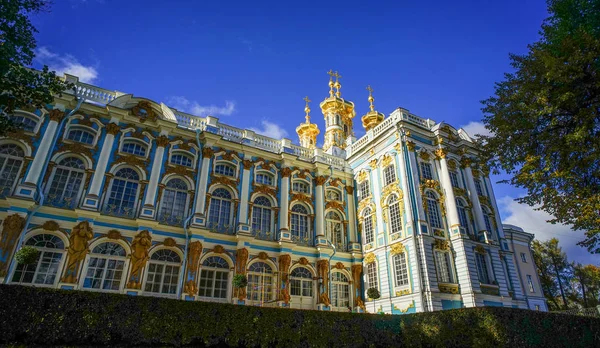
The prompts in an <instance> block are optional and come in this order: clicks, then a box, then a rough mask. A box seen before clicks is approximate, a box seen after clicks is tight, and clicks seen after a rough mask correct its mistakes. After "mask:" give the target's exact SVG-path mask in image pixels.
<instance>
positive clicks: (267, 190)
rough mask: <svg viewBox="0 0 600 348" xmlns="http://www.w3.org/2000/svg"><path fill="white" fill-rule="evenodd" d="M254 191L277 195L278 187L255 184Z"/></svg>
mask: <svg viewBox="0 0 600 348" xmlns="http://www.w3.org/2000/svg"><path fill="white" fill-rule="evenodd" d="M252 192H256V193H262V194H265V195H270V196H273V197H277V189H275V188H274V187H272V186H269V185H262V184H253V185H252Z"/></svg>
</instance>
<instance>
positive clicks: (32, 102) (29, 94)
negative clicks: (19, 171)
mask: <svg viewBox="0 0 600 348" xmlns="http://www.w3.org/2000/svg"><path fill="white" fill-rule="evenodd" d="M48 8H49V2H48V1H45V0H0V91H1V92H0V135H5V134H6V133H7V132H10V131H13V130H15V127H16V126H18V125H14V124H13V123H12V122H11V121H10V120H9V119H8V118H7V117H6V116H7V115H9V114H11V113H12V112H13V111H14V110H15V109H19V108H24V107H36V108H41V107H43V106H44V105H45V104H47V103H51V102H52V101H53V95H55V94H60V93H61V92H62V91H64V90H65V89H67V88H71V87H72V86H71V85H69V84H67V83H65V82H63V81H61V80H60V79H58V77H57V76H56V74H55V73H54V72H51V71H49V70H48V67H47V66H44V67H43V68H42V70H41V71H36V70H32V69H29V68H28V66H31V64H32V61H33V58H34V50H35V48H36V41H35V38H34V33H37V30H36V29H35V27H34V26H33V25H32V24H31V21H30V20H29V15H31V14H37V13H39V12H42V11H47V10H48Z"/></svg>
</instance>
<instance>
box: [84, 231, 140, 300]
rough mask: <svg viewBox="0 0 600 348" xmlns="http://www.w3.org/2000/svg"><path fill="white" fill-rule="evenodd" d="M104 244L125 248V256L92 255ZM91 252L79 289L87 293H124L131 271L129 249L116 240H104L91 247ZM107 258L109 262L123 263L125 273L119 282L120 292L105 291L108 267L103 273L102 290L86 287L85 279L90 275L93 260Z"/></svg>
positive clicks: (87, 257)
mask: <svg viewBox="0 0 600 348" xmlns="http://www.w3.org/2000/svg"><path fill="white" fill-rule="evenodd" d="M104 243H114V244H118V245H119V246H120V247H121V248H123V250H125V256H115V255H108V254H95V253H92V251H93V250H94V249H95V248H96V247H97V246H99V245H100V244H104ZM89 250H90V252H89V253H88V254H87V255H86V257H85V264H84V265H85V266H84V267H83V270H82V271H81V276H80V277H79V278H80V280H79V288H80V289H83V290H86V291H100V292H112V293H120V292H122V291H123V289H124V288H125V285H126V283H127V272H128V269H129V259H130V257H129V254H128V252H127V248H126V247H125V246H123V245H122V244H121V243H118V242H116V241H114V240H109V239H103V240H101V241H99V242H98V243H95V244H94V245H92V246H90V249H89ZM94 257H96V258H105V259H106V260H107V262H108V261H109V260H116V261H123V268H122V271H123V273H122V274H121V279H120V280H119V289H118V290H106V289H103V288H102V286H103V284H104V281H105V279H106V266H104V271H103V272H102V282H101V284H100V288H93V287H88V288H86V287H84V284H85V279H86V278H87V273H88V269H89V267H90V261H91V259H92V258H94Z"/></svg>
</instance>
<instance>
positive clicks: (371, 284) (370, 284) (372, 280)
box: [367, 262, 379, 290]
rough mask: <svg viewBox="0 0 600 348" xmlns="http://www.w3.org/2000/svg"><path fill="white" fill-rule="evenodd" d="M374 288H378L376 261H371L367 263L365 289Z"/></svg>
mask: <svg viewBox="0 0 600 348" xmlns="http://www.w3.org/2000/svg"><path fill="white" fill-rule="evenodd" d="M370 288H375V289H377V290H379V286H378V284H377V263H376V262H373V263H370V264H368V265H367V289H370Z"/></svg>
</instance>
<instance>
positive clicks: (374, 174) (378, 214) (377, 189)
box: [369, 160, 383, 245]
mask: <svg viewBox="0 0 600 348" xmlns="http://www.w3.org/2000/svg"><path fill="white" fill-rule="evenodd" d="M369 166H370V167H371V182H372V183H373V185H372V186H371V187H372V190H373V200H375V206H376V207H377V209H375V220H376V222H377V226H375V238H374V241H375V245H377V235H378V234H381V233H383V211H382V210H381V206H380V204H381V203H380V201H381V190H382V189H383V187H381V183H380V181H379V170H378V169H377V162H376V161H375V160H373V161H371V162H370V163H369Z"/></svg>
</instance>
